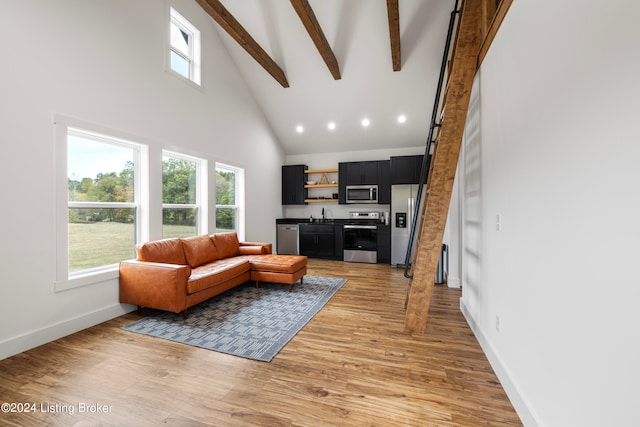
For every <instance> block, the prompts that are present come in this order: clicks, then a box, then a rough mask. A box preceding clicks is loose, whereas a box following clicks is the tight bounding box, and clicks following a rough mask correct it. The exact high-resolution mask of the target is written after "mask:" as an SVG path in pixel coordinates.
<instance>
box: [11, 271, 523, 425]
mask: <svg viewBox="0 0 640 427" xmlns="http://www.w3.org/2000/svg"><path fill="white" fill-rule="evenodd" d="M308 274H310V275H318V276H332V277H344V278H346V279H348V282H347V284H346V285H345V286H344V287H342V288H341V289H340V290H339V291H338V292H337V293H336V294H335V295H334V296H333V298H332V299H331V300H330V301H329V302H328V303H327V305H326V306H325V307H324V308H323V309H322V310H321V311H320V312H319V313H318V314H317V315H316V316H315V317H314V318H313V319H312V320H311V322H309V324H307V326H305V327H304V328H303V329H302V330H301V331H300V332H299V333H298V334H297V335H296V336H295V337H294V338H293V339H292V340H291V341H290V342H289V344H288V345H287V346H285V348H284V349H283V350H282V351H281V352H280V353H279V354H278V355H277V356H276V357H275V358H274V359H273V361H272V362H270V363H265V362H258V361H252V360H248V359H243V358H239V357H234V356H230V355H226V354H222V353H217V352H214V351H209V350H204V349H200V348H196V347H190V346H187V345H183V344H177V343H172V342H169V341H165V340H162V339H157V338H152V337H148V336H144V335H138V334H135V333H132V332H127V331H124V330H122V329H121V328H120V326H122V325H125V324H127V323H130V322H132V321H135V320H137V319H139V318H140V316H139V315H137V314H135V313H131V314H127V315H124V316H121V317H118V318H116V319H113V320H110V321H108V322H105V323H103V324H101V325H98V326H95V327H93V328H89V329H87V330H85V331H81V332H78V333H76V334H73V335H70V336H68V337H65V338H62V339H60V340H57V341H54V342H51V343H49V344H46V345H43V346H41V347H38V348H36V349H33V350H30V351H27V352H25V353H21V354H18V355H16V356H13V357H11V358H8V359H5V360H2V361H0V400H1V401H2V402H15V403H18V402H22V403H24V402H34V403H36V404H37V405H38V409H40V407H39V406H40V404H45V405H55V404H60V405H72V406H74V407H75V409H76V413H75V414H69V413H42V412H36V413H20V414H18V413H3V414H0V425H3V426H4V425H7V426H30V425H33V426H36V425H50V426H73V425H74V424H75V423H77V422H79V421H93V422H96V423H102V425H104V426H111V425H136V426H159V425H165V426H166V425H169V426H256V425H261V426H265V425H267V426H343V425H344V426H346V425H349V426H360V425H362V426H403V427H404V426H476V425H498V426H500V425H504V426H517V425H521V423H520V420H519V419H518V417H517V415H516V413H515V412H514V410H513V408H512V406H511V404H510V402H509V400H508V398H507V397H506V395H505V393H504V391H503V389H502V387H501V385H500V383H499V381H498V379H497V378H496V376H495V374H494V372H493V370H492V369H491V366H490V365H489V363H488V362H487V359H486V357H485V356H484V354H483V353H482V350H481V349H480V346H479V345H478V342H477V341H476V339H475V337H474V335H473V334H472V332H471V330H470V329H469V327H468V325H467V324H466V322H465V320H464V318H463V317H462V314H461V313H460V310H459V299H460V290H457V289H449V288H447V287H446V286H436V287H435V289H434V293H433V298H432V300H431V308H430V320H429V324H428V326H427V330H426V332H425V334H423V335H420V336H411V335H407V334H405V333H404V332H403V329H404V300H405V296H406V289H407V280H406V279H405V278H404V277H403V274H402V270H400V269H395V268H392V267H390V266H388V265H371V264H358V263H343V262H334V261H319V260H310V262H309V273H308ZM143 315H144V313H143ZM79 402H83V403H101V404H103V405H110V406H111V411H110V412H108V413H102V414H99V413H84V414H78V413H77V409H78V403H79Z"/></svg>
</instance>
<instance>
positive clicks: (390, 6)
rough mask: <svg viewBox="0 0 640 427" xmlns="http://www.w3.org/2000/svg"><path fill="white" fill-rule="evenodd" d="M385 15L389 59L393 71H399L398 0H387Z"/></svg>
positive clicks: (400, 64) (400, 65)
mask: <svg viewBox="0 0 640 427" xmlns="http://www.w3.org/2000/svg"><path fill="white" fill-rule="evenodd" d="M387 16H388V17H389V40H390V41H391V61H392V63H393V71H400V69H401V68H402V61H401V57H400V12H399V9H398V0H387Z"/></svg>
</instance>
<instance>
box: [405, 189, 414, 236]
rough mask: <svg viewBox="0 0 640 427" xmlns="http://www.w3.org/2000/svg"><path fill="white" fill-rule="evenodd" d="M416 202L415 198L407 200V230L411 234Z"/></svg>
mask: <svg viewBox="0 0 640 427" xmlns="http://www.w3.org/2000/svg"><path fill="white" fill-rule="evenodd" d="M414 204H415V200H414V199H413V197H409V199H408V200H407V230H409V233H411V221H413V209H414V207H415V206H414Z"/></svg>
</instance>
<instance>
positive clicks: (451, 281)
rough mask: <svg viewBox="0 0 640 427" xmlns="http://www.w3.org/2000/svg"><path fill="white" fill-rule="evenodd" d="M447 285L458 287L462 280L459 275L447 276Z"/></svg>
mask: <svg viewBox="0 0 640 427" xmlns="http://www.w3.org/2000/svg"><path fill="white" fill-rule="evenodd" d="M447 286H448V287H450V288H459V287H460V286H462V281H461V280H460V278H459V277H454V276H447Z"/></svg>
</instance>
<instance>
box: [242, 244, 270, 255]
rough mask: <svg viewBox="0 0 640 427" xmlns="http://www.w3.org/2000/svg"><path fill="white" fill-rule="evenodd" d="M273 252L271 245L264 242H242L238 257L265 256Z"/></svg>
mask: <svg viewBox="0 0 640 427" xmlns="http://www.w3.org/2000/svg"><path fill="white" fill-rule="evenodd" d="M271 251H272V246H271V243H264V242H240V247H239V248H238V255H264V254H270V253H271Z"/></svg>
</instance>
